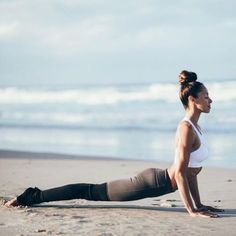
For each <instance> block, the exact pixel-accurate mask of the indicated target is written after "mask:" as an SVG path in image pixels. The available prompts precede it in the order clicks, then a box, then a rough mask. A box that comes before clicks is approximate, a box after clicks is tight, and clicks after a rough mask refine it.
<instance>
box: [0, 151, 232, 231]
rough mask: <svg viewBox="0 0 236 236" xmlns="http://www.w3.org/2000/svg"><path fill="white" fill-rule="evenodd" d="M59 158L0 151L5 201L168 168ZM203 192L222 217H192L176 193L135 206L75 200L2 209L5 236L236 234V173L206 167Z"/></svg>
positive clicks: (133, 162)
mask: <svg viewBox="0 0 236 236" xmlns="http://www.w3.org/2000/svg"><path fill="white" fill-rule="evenodd" d="M59 155H60V158H58V154H50V153H33V152H18V151H6V150H4V151H3V150H0V191H1V193H0V197H1V199H3V198H11V197H14V196H16V195H19V194H20V193H22V191H24V190H25V188H27V187H29V186H32V187H35V186H37V187H39V188H40V189H47V188H52V187H57V186H62V185H65V184H71V183H78V182H81V183H102V182H107V181H110V180H114V179H121V178H129V177H131V176H134V175H136V174H137V173H138V172H140V171H142V170H144V169H146V168H150V167H156V168H167V167H168V164H167V163H158V162H155V161H142V160H138V161H136V160H124V159H109V158H106V157H96V156H94V157H93V158H92V159H91V158H90V157H89V158H88V157H87V156H83V155H64V154H59ZM55 157H56V158H55ZM199 189H200V194H201V199H202V202H203V203H204V204H206V205H212V206H215V207H219V208H223V209H225V212H223V213H220V214H219V215H220V216H221V217H220V218H218V219H205V218H198V217H197V218H192V217H190V216H189V215H188V213H187V212H186V210H185V208H184V206H183V203H182V201H181V199H180V196H179V193H178V191H175V192H174V193H170V194H167V195H164V196H160V197H154V198H146V199H142V200H137V201H130V202H101V201H98V202H95V201H87V200H83V199H75V200H70V201H60V202H49V203H43V204H39V205H35V206H34V207H26V208H6V207H4V206H3V205H1V207H0V235H4V236H5V235H39V234H40V233H43V234H51V235H61V234H64V235H78V234H79V235H109V236H110V235H111V236H113V235H114V236H115V235H140V234H141V235H150V236H151V235H167V234H168V235H176V234H178V235H179V234H181V235H184V236H185V235H189V234H191V233H193V232H194V234H195V235H210V236H211V235H212V236H213V235H230V236H231V235H234V234H235V231H236V226H235V223H234V221H235V217H236V208H235V206H236V173H235V170H229V169H216V168H208V167H207V168H204V170H203V171H202V173H201V174H200V175H199ZM144 219H145V220H144Z"/></svg>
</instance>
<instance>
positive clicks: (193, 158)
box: [175, 117, 208, 168]
mask: <svg viewBox="0 0 236 236" xmlns="http://www.w3.org/2000/svg"><path fill="white" fill-rule="evenodd" d="M183 121H187V122H188V123H190V124H191V125H192V127H193V129H194V130H195V132H196V133H197V136H198V138H199V140H200V146H199V148H198V149H197V150H195V151H193V152H191V153H190V158H189V164H188V167H193V168H197V167H201V166H202V162H203V161H204V160H205V159H207V157H208V148H207V143H206V139H205V137H204V136H203V134H202V132H201V133H200V132H199V130H198V129H197V128H196V127H195V125H194V124H193V123H192V121H191V120H190V119H189V118H187V117H185V118H184V119H183ZM177 135H179V130H177ZM177 158H178V148H176V149H175V163H176V161H177Z"/></svg>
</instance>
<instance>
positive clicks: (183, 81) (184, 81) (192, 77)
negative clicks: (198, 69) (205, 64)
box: [179, 70, 197, 86]
mask: <svg viewBox="0 0 236 236" xmlns="http://www.w3.org/2000/svg"><path fill="white" fill-rule="evenodd" d="M196 80H197V74H196V73H194V72H191V71H187V70H183V71H182V72H181V73H180V74H179V83H180V85H181V86H186V85H188V84H189V83H191V82H195V81H196Z"/></svg>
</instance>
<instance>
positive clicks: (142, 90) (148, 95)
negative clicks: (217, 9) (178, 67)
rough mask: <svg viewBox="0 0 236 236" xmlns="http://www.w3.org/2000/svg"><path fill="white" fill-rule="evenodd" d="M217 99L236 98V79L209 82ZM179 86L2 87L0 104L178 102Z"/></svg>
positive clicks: (212, 94) (172, 84) (162, 84)
mask: <svg viewBox="0 0 236 236" xmlns="http://www.w3.org/2000/svg"><path fill="white" fill-rule="evenodd" d="M207 87H208V89H209V92H210V96H211V97H212V98H213V99H214V101H221V102H227V101H234V100H236V92H235V91H236V81H227V82H216V83H210V84H208V85H207ZM178 90H179V87H178V85H177V84H174V83H160V84H158V83H156V84H150V85H142V86H127V87H124V86H122V87H119V86H104V87H91V88H75V89H66V90H53V89H47V90H43V89H37V90H36V89H23V88H15V87H9V88H1V89H0V104H55V103H60V104H63V103H77V104H84V105H109V104H110V105H112V104H117V103H125V102H142V101H144V102H148V101H166V102H179V99H178Z"/></svg>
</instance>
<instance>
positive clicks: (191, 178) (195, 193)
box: [187, 168, 202, 208]
mask: <svg viewBox="0 0 236 236" xmlns="http://www.w3.org/2000/svg"><path fill="white" fill-rule="evenodd" d="M200 171H201V168H194V169H193V168H189V169H188V174H187V175H188V184H189V189H190V193H191V196H192V199H193V201H194V203H195V206H196V208H200V207H201V206H202V204H201V199H200V194H199V189H198V181H197V174H198V173H199V172H200Z"/></svg>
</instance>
